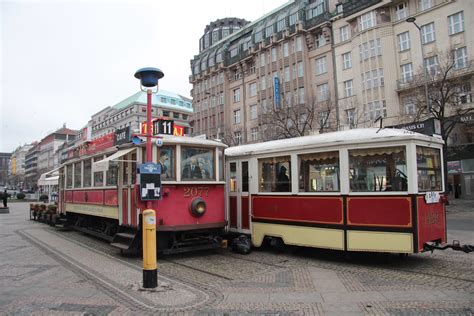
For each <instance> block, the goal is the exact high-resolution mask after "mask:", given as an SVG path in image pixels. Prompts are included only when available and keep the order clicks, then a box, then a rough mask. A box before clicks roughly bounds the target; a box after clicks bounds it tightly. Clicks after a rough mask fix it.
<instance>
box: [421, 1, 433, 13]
mask: <svg viewBox="0 0 474 316" xmlns="http://www.w3.org/2000/svg"><path fill="white" fill-rule="evenodd" d="M418 7H419V8H420V11H424V10H428V9H429V8H431V7H433V0H418Z"/></svg>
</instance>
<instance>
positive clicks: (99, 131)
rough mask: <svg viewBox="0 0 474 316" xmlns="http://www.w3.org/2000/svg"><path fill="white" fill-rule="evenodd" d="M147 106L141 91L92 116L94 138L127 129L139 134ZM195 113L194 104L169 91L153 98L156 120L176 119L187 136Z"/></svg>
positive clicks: (91, 125)
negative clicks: (160, 118)
mask: <svg viewBox="0 0 474 316" xmlns="http://www.w3.org/2000/svg"><path fill="white" fill-rule="evenodd" d="M146 106H147V95H146V92H143V91H140V92H137V93H135V94H134V95H132V96H130V97H128V98H127V99H125V100H123V101H121V102H120V103H117V104H116V105H114V106H108V107H106V108H104V109H102V110H101V111H99V112H97V113H95V114H94V115H92V117H91V119H90V121H89V123H88V127H89V130H90V132H91V135H90V137H91V138H92V139H96V138H99V137H102V136H105V135H106V134H110V133H114V132H115V130H117V129H122V128H125V127H130V130H131V131H135V132H139V131H140V128H141V124H142V123H143V122H146ZM192 113H193V107H192V100H190V99H189V98H186V97H183V96H181V95H178V94H176V93H173V92H169V91H165V90H159V91H158V93H157V94H152V117H153V118H159V117H163V118H170V119H173V120H174V122H175V124H177V125H179V126H182V127H184V133H185V134H187V135H189V134H190V130H189V128H190V125H189V119H190V116H191V115H192ZM86 138H87V137H86Z"/></svg>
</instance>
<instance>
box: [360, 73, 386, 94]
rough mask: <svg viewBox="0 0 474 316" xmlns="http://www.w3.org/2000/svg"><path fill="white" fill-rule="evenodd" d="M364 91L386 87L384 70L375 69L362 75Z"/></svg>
mask: <svg viewBox="0 0 474 316" xmlns="http://www.w3.org/2000/svg"><path fill="white" fill-rule="evenodd" d="M361 79H362V90H366V89H372V88H377V87H383V86H384V83H385V82H384V76H383V68H379V69H374V70H372V71H367V72H365V73H363V74H361Z"/></svg>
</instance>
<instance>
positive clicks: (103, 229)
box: [59, 134, 226, 253]
mask: <svg viewBox="0 0 474 316" xmlns="http://www.w3.org/2000/svg"><path fill="white" fill-rule="evenodd" d="M225 147H226V146H225V145H224V144H222V143H219V142H215V141H210V140H205V139H197V138H190V137H177V136H164V137H163V144H162V146H160V147H158V146H157V145H153V161H154V162H161V164H162V174H161V184H162V189H161V193H162V199H161V200H157V201H153V202H152V206H153V209H155V210H156V223H157V225H156V230H157V244H158V251H159V252H163V253H171V252H181V251H186V250H197V249H204V248H212V247H218V246H220V237H219V236H220V235H221V234H222V232H223V231H224V229H225V226H226V220H225V201H224V196H225V181H224V174H223V166H224V161H223V158H224V157H223V151H224V148H225ZM71 156H75V157H72V158H71V159H69V160H68V161H66V162H65V163H64V164H63V165H62V167H61V172H60V194H59V212H60V213H61V214H62V219H63V220H64V219H67V224H68V225H69V226H72V227H74V228H75V229H77V230H80V231H84V232H87V233H91V234H93V235H97V236H99V237H102V238H105V239H107V240H109V241H111V244H112V245H114V246H116V247H118V248H120V249H122V250H125V249H130V248H134V247H139V245H140V243H141V242H140V236H141V234H140V233H139V229H140V220H141V213H142V211H143V210H145V209H146V203H145V202H142V201H141V200H140V198H139V185H138V184H137V183H136V178H137V177H136V170H137V164H139V163H142V162H144V161H145V157H146V155H145V146H144V144H143V146H135V145H133V144H132V143H126V144H122V145H120V146H114V134H109V135H106V136H104V137H102V138H99V139H96V140H93V141H92V142H91V143H89V144H88V145H87V146H84V147H83V148H81V149H80V150H76V151H75V152H74V153H73V154H72V155H71Z"/></svg>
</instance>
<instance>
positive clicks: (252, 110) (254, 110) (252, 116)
mask: <svg viewBox="0 0 474 316" xmlns="http://www.w3.org/2000/svg"><path fill="white" fill-rule="evenodd" d="M257 115H258V113H257V105H256V104H254V105H251V106H250V119H251V120H255V119H256V118H257Z"/></svg>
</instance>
